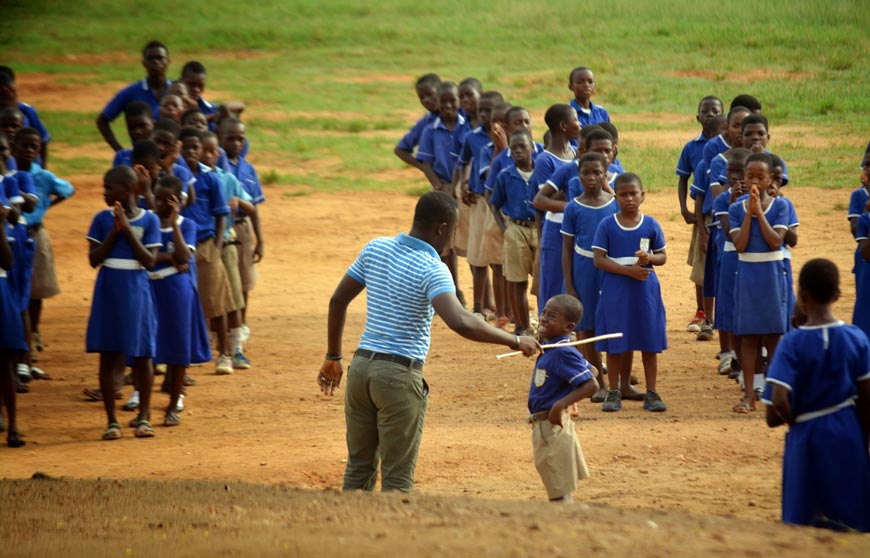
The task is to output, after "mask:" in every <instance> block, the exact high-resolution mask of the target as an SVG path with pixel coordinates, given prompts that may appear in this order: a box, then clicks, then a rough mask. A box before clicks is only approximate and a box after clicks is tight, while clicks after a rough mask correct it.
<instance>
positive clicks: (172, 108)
mask: <svg viewBox="0 0 870 558" xmlns="http://www.w3.org/2000/svg"><path fill="white" fill-rule="evenodd" d="M183 113H184V101H183V100H182V99H181V97H179V96H178V95H176V94H175V93H167V94H166V95H164V96H163V98H162V99H161V100H160V109H159V110H158V111H157V114H155V115H154V118H155V119H156V120H159V119H161V118H168V119H169V120H175V121H176V122H178V123H179V124H180V123H181V115H182V114H183Z"/></svg>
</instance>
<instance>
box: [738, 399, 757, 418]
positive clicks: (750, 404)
mask: <svg viewBox="0 0 870 558" xmlns="http://www.w3.org/2000/svg"><path fill="white" fill-rule="evenodd" d="M732 410H733V411H734V412H735V413H738V414H741V415H745V414H747V413H749V412H752V411H754V410H755V397H751V396H747V397H744V398H743V399H741V400H740V403H738V404H737V405H734V408H733V409H732Z"/></svg>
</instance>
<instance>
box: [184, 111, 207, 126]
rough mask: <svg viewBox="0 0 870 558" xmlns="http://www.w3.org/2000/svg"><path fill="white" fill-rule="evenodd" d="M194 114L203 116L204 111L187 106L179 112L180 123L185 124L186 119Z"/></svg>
mask: <svg viewBox="0 0 870 558" xmlns="http://www.w3.org/2000/svg"><path fill="white" fill-rule="evenodd" d="M194 114H201V115H203V116H205V113H204V112H202V111H201V110H199V109H198V108H195V107H194V108H189V109H187V110H186V111H184V112H182V113H181V125H182V126H183V125H184V124H186V122H187V119H188V118H190V117H191V116H193V115H194Z"/></svg>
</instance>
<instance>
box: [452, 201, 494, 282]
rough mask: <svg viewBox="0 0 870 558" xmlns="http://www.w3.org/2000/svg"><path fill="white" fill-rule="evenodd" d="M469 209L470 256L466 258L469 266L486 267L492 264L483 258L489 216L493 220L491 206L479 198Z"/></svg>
mask: <svg viewBox="0 0 870 558" xmlns="http://www.w3.org/2000/svg"><path fill="white" fill-rule="evenodd" d="M460 203H462V202H460ZM463 205H464V204H463ZM469 209H470V210H471V215H469V217H468V255H467V256H466V257H467V259H468V264H469V265H473V266H475V267H486V266H488V265H489V264H490V262H489V261H487V260H486V258H484V257H483V240H484V227H485V226H486V218H487V216H489V218H490V219H492V218H493V217H492V212H491V211H490V210H489V204H487V203H486V200H484V199H483V198H481V197H478V198H477V203H475V204H474V205H472V206H471V207H470V208H469Z"/></svg>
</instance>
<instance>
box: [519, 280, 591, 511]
mask: <svg viewBox="0 0 870 558" xmlns="http://www.w3.org/2000/svg"><path fill="white" fill-rule="evenodd" d="M582 316H583V306H582V305H581V304H580V302H579V301H578V300H577V299H576V298H574V297H571V296H568V295H556V296H554V297H553V298H551V299H550V300H548V301H547V305H546V306H545V307H544V310H543V312H541V318H540V321H539V323H538V335H540V336H541V339H546V340H547V343H567V342H568V335H569V334H570V333H571V332H572V331H573V330H574V329H575V328H576V327H577V323H578V322H579V321H580V319H581V317H582ZM597 373H598V370H596V368H595V367H594V366H592V365H590V364H589V363H588V362H587V361H586V360H584V359H583V356H582V355H581V354H580V352H579V351H578V350H577V348H576V347H571V346H568V347H557V348H554V349H550V350H548V351H547V352H545V353H541V355H540V356H539V357H538V360H537V362H535V372H534V374H533V375H532V382H531V386H530V387H529V413H530V416H529V423H530V424H531V425H532V448H533V450H534V454H535V468H536V469H537V470H538V474H540V475H541V480H542V481H543V482H544V488H546V489H547V497H548V498H549V499H550V501H551V502H557V501H565V502H570V501H571V500H572V498H571V493H572V492H574V490H576V489H577V481H578V480H583V479H585V478H587V477H588V476H589V469H588V468H587V467H586V460H585V459H584V458H583V449H582V448H581V447H580V440H579V439H577V433H576V432H575V430H574V421H573V420H571V417H570V416H569V414H568V409H569V408H570V407H571V406H572V405H573V404H574V403H576V402H578V401H580V400H581V399H586V398H587V397H589V396H590V395H592V394H593V393H595V390H596V389H598V384H597V383H596V381H595V375H596V374H597Z"/></svg>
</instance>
